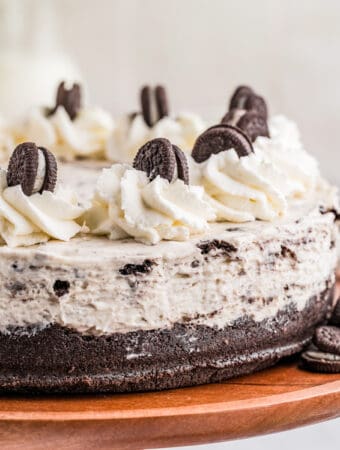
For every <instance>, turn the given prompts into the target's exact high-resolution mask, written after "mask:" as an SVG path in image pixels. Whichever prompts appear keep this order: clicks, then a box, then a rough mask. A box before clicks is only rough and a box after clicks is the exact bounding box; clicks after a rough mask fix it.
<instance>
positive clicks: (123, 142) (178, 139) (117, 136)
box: [106, 113, 206, 163]
mask: <svg viewBox="0 0 340 450" xmlns="http://www.w3.org/2000/svg"><path fill="white" fill-rule="evenodd" d="M205 128H206V124H205V123H204V121H203V120H202V119H201V118H200V117H199V116H197V115H196V114H192V113H182V114H179V115H178V116H177V117H176V118H172V117H169V116H166V117H163V118H162V119H161V120H159V121H158V122H157V123H156V124H155V125H154V126H153V127H152V128H149V127H148V126H147V124H146V123H145V121H144V119H143V116H142V115H141V114H137V115H136V116H135V117H134V118H133V119H131V117H130V116H124V117H122V118H121V119H119V120H118V121H117V123H116V126H115V129H114V131H113V133H112V136H111V138H110V139H109V140H108V143H107V149H106V156H107V158H108V159H109V160H111V161H113V162H119V163H131V162H132V161H133V158H134V157H135V155H136V153H137V151H138V150H139V148H140V147H141V146H142V145H144V144H145V143H146V142H147V141H149V140H151V139H155V138H160V137H164V138H167V139H169V140H170V141H171V142H172V143H173V144H175V145H177V146H178V147H180V149H181V150H183V151H186V152H191V149H192V147H193V145H194V142H195V140H196V138H197V137H198V135H199V134H201V133H202V132H203V131H204V130H205Z"/></svg>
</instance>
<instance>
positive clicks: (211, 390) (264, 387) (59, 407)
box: [0, 361, 340, 450]
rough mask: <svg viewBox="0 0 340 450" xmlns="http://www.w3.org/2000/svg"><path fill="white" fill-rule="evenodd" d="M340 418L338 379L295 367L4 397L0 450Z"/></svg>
mask: <svg viewBox="0 0 340 450" xmlns="http://www.w3.org/2000/svg"><path fill="white" fill-rule="evenodd" d="M339 416H340V375H322V374H313V373H309V372H304V371H302V370H300V369H298V367H297V363H296V361H289V362H284V363H281V364H279V365H277V366H276V367H273V368H271V369H269V370H265V371H263V372H259V373H257V374H254V375H251V376H245V377H241V378H237V379H234V380H230V381H227V382H225V383H222V384H211V385H206V386H199V387H194V388H185V389H177V390H172V391H163V392H152V393H142V394H126V395H100V396H78V397H48V398H32V397H31V398H27V397H6V398H4V397H2V398H0V448H3V449H6V450H12V449H25V450H30V449H35V450H40V449H41V450H55V449H60V450H61V449H67V450H75V449H77V450H78V449H79V450H80V449H81V450H93V449H98V450H106V449H107V450H109V449H110V450H112V449H120V450H122V449H143V448H157V447H170V446H178V445H189V444H203V443H207V442H217V441H225V440H229V439H236V438H242V437H251V436H255V435H260V434H264V433H271V432H275V431H282V430H288V429H290V428H294V427H298V426H301V425H306V424H311V423H315V422H319V421H322V420H327V419H331V418H335V417H339Z"/></svg>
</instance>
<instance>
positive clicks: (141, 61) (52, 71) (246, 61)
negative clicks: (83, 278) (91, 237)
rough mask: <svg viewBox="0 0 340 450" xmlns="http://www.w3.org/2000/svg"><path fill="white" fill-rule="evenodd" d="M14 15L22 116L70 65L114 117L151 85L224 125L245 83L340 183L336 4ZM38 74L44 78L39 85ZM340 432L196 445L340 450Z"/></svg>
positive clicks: (138, 0)
mask: <svg viewBox="0 0 340 450" xmlns="http://www.w3.org/2000/svg"><path fill="white" fill-rule="evenodd" d="M9 5H11V7H9ZM13 5H14V6H13ZM13 8H14V9H13ZM9 9H10V11H8V10H9ZM6 14H7V15H6ZM5 15H6V21H5V25H6V27H5V26H3V27H2V28H1V27H0V107H3V108H4V109H6V107H5V106H6V105H7V108H8V109H10V107H12V109H13V105H14V107H15V109H19V108H20V106H22V105H23V103H24V101H26V102H29V101H30V99H29V98H28V97H27V98H25V93H26V94H27V95H28V93H30V94H31V96H32V98H34V99H37V100H38V99H39V100H40V97H39V96H40V95H42V93H43V91H44V89H45V91H46V92H48V93H47V95H49V93H50V92H51V95H52V91H51V89H50V85H49V84H48V82H49V80H50V81H52V79H53V76H56V74H59V73H61V72H62V71H63V70H64V68H65V70H66V72H68V73H79V74H80V77H82V79H83V80H85V82H86V84H87V92H88V94H89V95H88V98H89V101H91V102H92V103H96V104H99V105H101V106H104V107H105V108H107V109H109V110H111V111H112V112H113V113H115V114H117V115H118V114H121V113H123V112H127V111H131V110H135V109H136V108H138V102H137V99H138V90H139V87H140V86H141V85H142V84H144V83H157V82H162V83H165V84H166V85H167V87H168V90H169V94H170V101H171V109H172V111H173V112H174V113H176V112H178V111H180V110H193V111H197V112H199V113H201V114H203V115H204V116H206V117H208V118H209V119H212V120H214V119H216V120H217V119H219V118H220V117H221V115H222V114H223V113H224V112H225V108H226V104H227V99H228V98H229V95H230V93H231V92H232V90H233V89H234V88H235V87H236V86H237V85H238V84H240V83H248V84H250V85H252V86H253V87H254V88H255V89H256V90H257V91H258V92H259V93H261V94H262V95H264V96H265V98H266V99H267V101H268V103H269V106H270V111H271V112H273V113H276V112H282V113H284V114H287V115H288V116H290V117H292V118H293V119H294V120H296V121H297V122H298V124H299V126H300V128H301V131H302V134H303V139H304V141H305V144H306V147H307V148H308V149H309V150H310V151H311V152H312V153H314V154H315V155H316V156H317V157H318V158H319V159H320V162H321V167H322V170H323V171H324V173H325V174H326V175H327V176H328V177H329V178H330V179H331V180H332V181H334V182H336V183H339V184H340V176H339V163H340V148H339V147H340V132H339V128H340V127H339V125H340V123H339V121H340V118H339V110H340V88H339V83H340V58H339V54H340V26H339V23H340V2H339V1H337V0H334V1H333V0H299V1H296V0H284V1H283V0H281V1H279V0H256V1H253V0H236V1H233V0H171V1H169V0H0V20H1V19H2V18H3V17H5ZM13 24H14V25H13ZM19 28H20V29H21V28H22V29H23V35H22V36H18V35H17V31H18V30H19ZM42 36H43V38H42ZM33 49H34V51H35V52H38V53H39V58H40V56H41V55H43V57H44V58H45V61H49V63H48V64H47V63H46V64H44V63H43V62H41V58H40V59H39V58H38V59H39V64H38V63H37V64H35V66H34V67H33V65H34V64H33V62H34V61H35V56H36V55H35V56H34V55H33V53H32V51H33ZM11 52H12V53H13V52H14V53H15V52H16V58H15V59H14V64H13V59H11V54H10V55H9V53H11ZM60 55H62V57H63V58H64V59H63V62H58V61H59V60H58V58H57V56H58V57H60ZM66 56H68V57H69V58H68V59H65V58H66ZM6 58H7V59H6ZM6 74H7V75H6ZM8 74H9V75H8ZM30 76H31V78H34V79H38V77H40V78H41V83H40V84H38V85H37V86H33V84H31V85H30V83H29V77H30ZM16 80H19V81H18V82H17V81H16ZM11 82H12V84H13V85H15V88H16V89H15V91H16V92H17V99H16V103H15V102H14V100H13V99H12V98H10V95H12V93H13V92H14V89H10V88H8V86H9V85H10V83H11ZM20 87H21V88H22V90H21V92H20V95H18V92H19V90H20ZM28 87H29V89H28ZM1 89H2V90H1ZM44 95H45V94H44ZM41 98H42V97H41ZM18 99H19V100H18ZM6 102H7V103H6ZM0 109H1V108H0ZM339 425H340V421H339V420H337V421H333V422H329V423H325V424H320V425H317V426H313V427H307V428H303V429H300V430H296V431H291V432H287V433H281V434H277V435H272V436H267V437H261V438H257V439H251V440H245V441H239V442H236V443H225V444H215V445H212V446H209V447H208V446H203V447H199V448H201V449H202V450H203V449H204V450H206V449H208V448H209V449H211V450H213V449H222V448H223V449H233V450H243V449H244V450H245V449H251V450H257V449H261V450H267V449H268V450H269V449H274V448H279V447H282V448H289V447H290V448H299V447H302V448H308V449H309V450H319V449H320V448H325V449H327V450H333V449H334V450H335V449H337V450H338V449H339V436H338V430H339Z"/></svg>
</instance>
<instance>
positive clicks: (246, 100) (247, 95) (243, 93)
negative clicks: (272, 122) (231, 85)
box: [229, 86, 268, 119]
mask: <svg viewBox="0 0 340 450" xmlns="http://www.w3.org/2000/svg"><path fill="white" fill-rule="evenodd" d="M232 109H245V110H246V111H255V112H257V114H259V115H260V116H262V117H264V118H265V119H267V118H268V108H267V105H266V102H265V100H264V98H263V97H261V96H259V95H257V94H256V93H255V92H254V91H253V89H252V88H250V87H249V86H239V87H238V88H237V89H236V90H235V92H234V94H233V95H232V97H231V99H230V103H229V110H232Z"/></svg>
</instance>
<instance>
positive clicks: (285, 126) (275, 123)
mask: <svg viewBox="0 0 340 450" xmlns="http://www.w3.org/2000/svg"><path fill="white" fill-rule="evenodd" d="M268 126H269V131H270V138H266V137H263V136H259V137H258V138H257V139H256V141H255V142H254V149H255V151H261V152H262V153H263V155H264V157H265V158H266V159H267V160H268V161H270V162H271V163H272V164H273V165H274V167H275V168H276V169H277V170H279V171H280V172H282V173H283V174H284V175H285V177H286V178H287V182H288V185H289V192H288V196H290V197H296V198H299V197H304V196H306V195H309V194H310V193H312V192H313V191H314V189H315V187H316V185H317V183H318V181H319V179H320V173H319V168H318V163H317V160H316V159H315V158H314V157H313V156H311V155H310V154H309V153H307V151H306V150H305V149H304V148H303V145H302V142H301V138H300V133H299V130H298V127H297V126H296V124H295V123H294V122H292V121H291V120H289V119H287V118H286V117H285V116H282V115H280V116H273V117H272V118H270V119H269V122H268Z"/></svg>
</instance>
